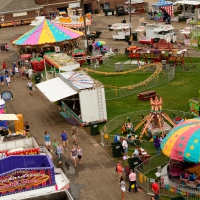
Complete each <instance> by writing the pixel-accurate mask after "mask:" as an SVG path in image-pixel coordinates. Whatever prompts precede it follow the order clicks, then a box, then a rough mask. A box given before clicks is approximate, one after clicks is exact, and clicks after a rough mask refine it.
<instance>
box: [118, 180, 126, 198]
mask: <svg viewBox="0 0 200 200" xmlns="http://www.w3.org/2000/svg"><path fill="white" fill-rule="evenodd" d="M119 184H120V187H121V191H122V200H125V192H126V184H125V181H124V177H121V178H120V183H119Z"/></svg>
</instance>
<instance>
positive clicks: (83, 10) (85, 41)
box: [81, 0, 89, 54]
mask: <svg viewBox="0 0 200 200" xmlns="http://www.w3.org/2000/svg"><path fill="white" fill-rule="evenodd" d="M81 7H82V13H83V22H84V32H85V36H84V45H85V49H86V50H87V54H88V51H89V49H88V37H87V26H86V20H85V9H84V0H81Z"/></svg>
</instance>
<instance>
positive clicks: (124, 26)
mask: <svg viewBox="0 0 200 200" xmlns="http://www.w3.org/2000/svg"><path fill="white" fill-rule="evenodd" d="M131 27H132V25H130V24H129V23H115V24H113V25H112V26H111V27H110V28H111V29H116V30H119V29H128V28H131Z"/></svg>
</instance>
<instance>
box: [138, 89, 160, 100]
mask: <svg viewBox="0 0 200 200" xmlns="http://www.w3.org/2000/svg"><path fill="white" fill-rule="evenodd" d="M156 96H157V94H156V91H155V90H151V91H146V92H142V93H139V94H138V95H137V97H138V99H139V100H142V101H149V100H150V98H155V97H156Z"/></svg>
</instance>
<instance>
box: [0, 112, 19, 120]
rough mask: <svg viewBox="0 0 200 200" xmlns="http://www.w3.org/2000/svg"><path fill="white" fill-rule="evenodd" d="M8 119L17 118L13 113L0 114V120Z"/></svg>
mask: <svg viewBox="0 0 200 200" xmlns="http://www.w3.org/2000/svg"><path fill="white" fill-rule="evenodd" d="M3 120H8V121H16V120H19V119H18V117H17V116H16V115H15V114H1V115H0V121H3Z"/></svg>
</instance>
